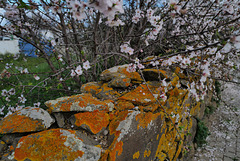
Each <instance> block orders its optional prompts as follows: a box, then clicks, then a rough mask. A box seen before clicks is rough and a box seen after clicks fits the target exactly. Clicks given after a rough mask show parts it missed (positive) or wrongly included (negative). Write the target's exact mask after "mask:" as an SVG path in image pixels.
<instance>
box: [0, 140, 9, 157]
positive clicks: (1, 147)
mask: <svg viewBox="0 0 240 161" xmlns="http://www.w3.org/2000/svg"><path fill="white" fill-rule="evenodd" d="M7 147H8V146H7V144H6V143H5V142H4V141H2V140H0V158H1V157H2V155H3V151H5V150H6V149H7Z"/></svg>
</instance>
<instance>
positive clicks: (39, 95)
mask: <svg viewBox="0 0 240 161" xmlns="http://www.w3.org/2000/svg"><path fill="white" fill-rule="evenodd" d="M51 61H52V62H53V64H54V66H56V67H57V65H58V62H57V61H56V60H54V58H52V60H51ZM7 63H8V64H12V67H11V68H9V69H7V71H8V72H10V73H16V75H14V74H12V76H11V77H10V78H7V77H2V78H1V77H0V89H1V90H0V108H1V107H3V106H5V107H9V106H13V107H15V106H16V104H18V105H22V104H21V103H19V98H18V97H19V96H20V95H21V94H23V95H24V97H25V98H26V99H27V101H26V102H25V106H33V104H34V103H37V102H40V103H41V106H40V107H42V108H46V107H45V105H44V102H45V101H47V100H51V99H56V98H58V97H62V96H66V95H70V93H69V92H66V91H63V90H64V89H63V87H62V85H61V84H59V83H57V82H58V79H57V78H56V77H51V78H50V79H48V80H47V81H43V80H45V79H46V78H49V76H50V75H51V74H53V73H51V68H50V67H49V65H48V64H47V62H46V61H45V60H44V59H43V58H34V57H25V56H23V55H21V56H20V57H19V58H18V59H16V60H15V59H14V57H13V55H10V54H6V55H0V73H2V71H3V70H4V69H5V66H6V64H7ZM20 67H21V68H22V69H25V68H27V69H28V71H29V73H31V74H21V73H20V71H19V69H17V68H20ZM68 73H69V71H65V72H63V76H66V75H67V74H68ZM35 74H36V75H38V76H39V77H40V80H35V78H34V75H35ZM41 81H43V82H42V83H40V84H38V83H39V82H41ZM37 84H38V87H36V88H34V89H33V90H31V89H32V88H33V87H34V86H35V85H37ZM66 84H67V86H68V87H71V88H72V89H74V88H75V87H76V86H77V85H76V83H75V82H74V81H73V80H72V79H68V80H66ZM23 86H24V87H23ZM11 88H14V89H15V93H16V94H15V95H11V96H10V97H9V98H10V100H11V101H10V102H8V101H6V97H3V96H1V93H2V90H3V89H6V90H10V89H11ZM76 89H79V88H76ZM71 94H72V93H71ZM7 112H8V109H6V108H5V110H4V114H6V113H7ZM0 116H1V115H0Z"/></svg>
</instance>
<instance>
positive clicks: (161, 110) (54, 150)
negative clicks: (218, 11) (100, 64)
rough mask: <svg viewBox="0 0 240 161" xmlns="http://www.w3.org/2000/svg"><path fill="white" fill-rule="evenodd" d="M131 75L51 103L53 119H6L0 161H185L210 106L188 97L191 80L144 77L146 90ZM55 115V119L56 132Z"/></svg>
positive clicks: (116, 74) (115, 74) (117, 73)
mask: <svg viewBox="0 0 240 161" xmlns="http://www.w3.org/2000/svg"><path fill="white" fill-rule="evenodd" d="M126 68H127V65H123V66H116V67H113V68H110V69H108V70H105V71H104V72H103V73H102V74H101V81H99V82H90V83H87V84H84V85H83V86H82V87H81V92H82V94H79V95H74V96H70V97H61V98H57V99H56V100H49V101H47V102H46V103H45V105H46V106H47V108H48V110H47V111H48V112H49V113H50V114H49V113H47V112H46V111H43V110H41V109H34V108H25V109H24V110H22V111H19V112H16V113H14V114H12V115H10V116H8V117H6V118H4V119H3V120H2V121H1V122H0V126H1V128H0V133H1V134H4V135H3V137H2V138H0V139H1V140H2V141H3V142H0V143H2V145H1V146H0V149H2V152H0V157H1V159H0V160H7V161H8V160H9V161H10V160H18V161H20V160H21V161H23V160H25V161H27V160H39V161H40V160H41V161H45V160H46V161H56V160H61V161H62V160H63V161H64V160H74V161H78V160H83V161H85V160H87V161H94V160H100V161H125V160H126V161H130V160H140V161H142V160H144V161H145V160H154V161H164V160H177V159H180V158H183V155H184V150H185V149H184V147H186V146H190V145H192V144H193V143H192V142H193V139H194V135H195V132H196V128H197V127H196V124H197V121H196V118H201V117H202V116H203V114H204V109H205V105H204V104H201V103H199V102H198V103H197V102H195V100H194V99H192V98H191V97H189V93H188V90H187V87H186V86H188V83H189V82H187V81H186V80H188V79H186V76H185V75H184V74H183V73H180V72H179V70H178V69H176V70H175V72H170V71H165V70H159V69H144V70H143V75H144V76H145V77H146V80H147V82H143V79H142V78H141V77H140V74H139V73H138V72H133V73H129V72H127V71H126ZM163 79H164V80H165V86H162V82H161V81H160V80H163ZM210 97H211V95H210V94H209V96H208V97H207V98H206V100H205V103H208V101H209V100H211V99H209V98H210ZM31 111H34V113H32V112H31ZM39 114H43V115H39ZM50 115H52V116H54V117H55V118H56V123H55V124H53V125H52V126H51V124H52V123H53V122H54V121H53V120H52V117H51V116H50ZM43 116H44V117H43ZM12 120H15V121H16V122H17V124H18V125H16V124H14V122H15V121H12ZM10 125H11V126H10ZM12 125H13V126H12ZM38 131H41V132H38ZM16 132H18V134H16ZM30 132H36V133H30ZM9 133H11V134H9ZM12 133H13V134H12ZM189 133H191V134H192V135H189Z"/></svg>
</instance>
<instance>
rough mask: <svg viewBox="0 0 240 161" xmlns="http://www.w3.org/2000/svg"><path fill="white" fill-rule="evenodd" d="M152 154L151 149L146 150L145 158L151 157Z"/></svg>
mask: <svg viewBox="0 0 240 161" xmlns="http://www.w3.org/2000/svg"><path fill="white" fill-rule="evenodd" d="M150 155H151V151H150V150H145V151H144V158H145V157H149V156H150Z"/></svg>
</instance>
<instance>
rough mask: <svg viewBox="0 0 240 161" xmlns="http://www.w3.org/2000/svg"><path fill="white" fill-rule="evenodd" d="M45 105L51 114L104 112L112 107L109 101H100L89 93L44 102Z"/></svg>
mask: <svg viewBox="0 0 240 161" xmlns="http://www.w3.org/2000/svg"><path fill="white" fill-rule="evenodd" d="M45 105H46V106H47V107H48V108H49V110H50V111H51V112H64V111H65V112H69V111H94V110H106V111H109V108H110V107H112V105H113V103H112V101H111V100H107V101H100V100H98V99H97V98H95V97H93V96H92V94H90V93H84V94H79V95H73V96H70V97H61V98H58V99H56V100H50V101H47V102H45Z"/></svg>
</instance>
